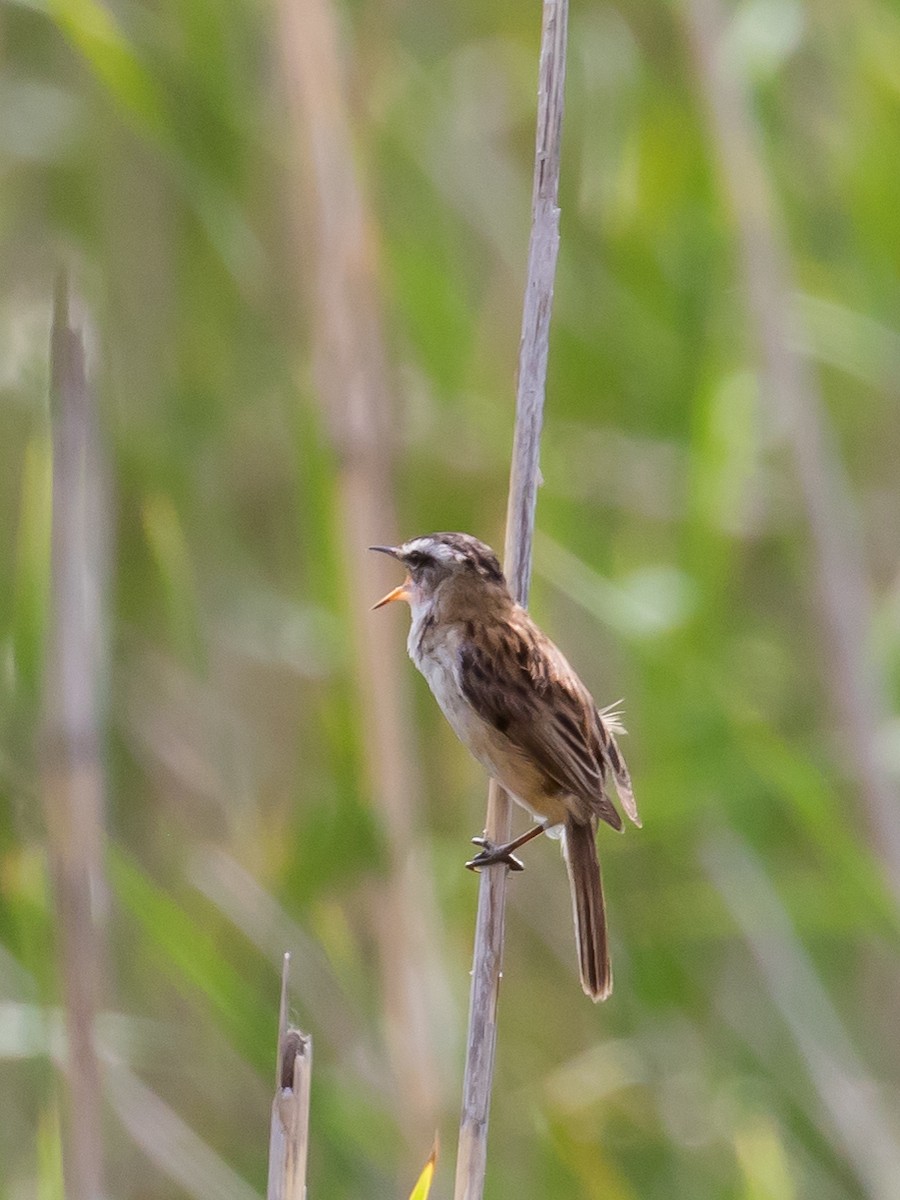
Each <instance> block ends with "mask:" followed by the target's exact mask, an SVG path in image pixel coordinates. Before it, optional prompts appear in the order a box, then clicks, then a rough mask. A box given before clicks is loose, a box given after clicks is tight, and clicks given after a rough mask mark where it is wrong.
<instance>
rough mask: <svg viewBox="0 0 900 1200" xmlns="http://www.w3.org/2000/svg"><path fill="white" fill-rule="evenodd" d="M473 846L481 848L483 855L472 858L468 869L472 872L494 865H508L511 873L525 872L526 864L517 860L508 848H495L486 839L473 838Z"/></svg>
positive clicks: (467, 864)
mask: <svg viewBox="0 0 900 1200" xmlns="http://www.w3.org/2000/svg"><path fill="white" fill-rule="evenodd" d="M472 845H473V846H481V853H480V854H476V855H475V857H474V858H470V859H469V861H468V862H467V863H466V867H467V868H468V869H469V870H470V871H480V870H481V868H482V867H490V866H491V865H492V864H493V863H501V862H502V863H506V865H507V866H508V867H509V869H510V870H511V871H524V870H525V864H524V863H523V862H522V860H521V858H516V856H515V855H514V854H513V853H512V851H510V850H508V849H507V848H506V846H495V845H494V843H493V842H490V841H488V839H487V838H485V837H473V838H472Z"/></svg>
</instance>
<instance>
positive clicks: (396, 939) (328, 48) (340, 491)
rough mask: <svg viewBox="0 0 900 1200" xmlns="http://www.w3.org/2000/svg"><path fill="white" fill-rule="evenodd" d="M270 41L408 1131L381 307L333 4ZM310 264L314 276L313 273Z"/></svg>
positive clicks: (417, 1016) (430, 1002)
mask: <svg viewBox="0 0 900 1200" xmlns="http://www.w3.org/2000/svg"><path fill="white" fill-rule="evenodd" d="M276 10H277V16H278V23H279V49H280V51H281V68H282V78H283V85H284V92H285V97H286V100H287V104H288V112H289V115H290V118H291V120H292V126H293V133H294V135H295V138H296V147H297V151H298V154H297V158H298V167H301V165H302V169H299V170H298V171H297V176H296V181H295V183H296V187H295V188H294V190H293V192H292V197H293V198H294V199H295V201H296V202H295V204H294V206H293V209H292V218H293V225H294V230H295V245H296V253H297V266H298V278H299V279H301V280H302V282H303V287H304V289H305V297H304V298H305V300H306V303H307V308H308V311H309V313H310V316H311V320H312V342H313V358H314V382H315V390H316V395H317V399H318V401H319V404H320V406H321V410H322V413H323V418H324V421H325V423H326V424H327V428H328V430H329V433H330V436H331V440H332V444H333V447H334V450H335V457H336V459H337V462H338V477H337V500H338V511H339V521H340V534H341V549H342V552H343V556H344V562H343V564H342V566H343V572H342V576H343V579H344V580H345V581H346V583H347V589H348V599H349V605H348V607H349V616H350V620H351V622H352V631H353V639H354V647H353V649H354V655H353V658H354V662H355V663H356V664H358V673H357V678H358V685H359V697H358V700H359V711H360V713H361V714H362V717H363V720H362V735H363V740H364V748H365V761H366V766H367V769H368V784H369V788H370V792H371V797H372V801H373V805H374V807H375V809H376V811H377V812H378V813H379V815H380V818H381V821H382V824H383V828H384V831H385V841H386V844H387V847H388V854H389V872H388V877H387V880H386V882H385V885H384V887H383V889H382V890H381V891H380V894H379V897H378V899H379V903H378V904H377V905H376V906H375V907H376V911H375V917H376V931H377V935H378V944H379V952H380V959H381V980H382V987H383V992H384V1013H385V1024H386V1029H387V1041H388V1047H389V1052H390V1055H391V1062H392V1067H393V1072H394V1078H395V1081H396V1085H397V1089H396V1096H397V1105H398V1108H401V1111H400V1112H399V1113H398V1117H399V1119H400V1121H401V1123H402V1125H403V1127H404V1128H405V1129H406V1130H407V1131H408V1134H409V1137H410V1138H411V1140H414V1141H416V1140H419V1139H421V1137H423V1136H424V1135H426V1134H430V1132H431V1131H432V1130H433V1128H434V1124H435V1121H436V1120H437V1115H438V1109H439V1104H438V1095H439V1090H440V1075H441V1071H440V1062H439V1059H438V1056H437V1048H438V1047H440V1046H441V1045H442V1042H443V1040H444V1039H442V1038H441V1036H440V1033H441V1030H442V1029H444V1028H446V1024H447V1020H448V1019H449V1017H448V1015H447V1014H446V1013H445V1012H442V1009H444V1007H445V1005H446V1003H447V1000H448V997H449V988H448V986H447V985H446V982H445V980H444V972H443V966H442V962H441V957H440V940H441V939H440V931H439V923H438V921H437V918H436V913H437V904H436V900H435V896H434V884H433V882H432V878H431V873H430V871H429V870H428V851H427V847H426V845H425V842H424V839H423V838H422V836H421V820H420V817H419V815H418V814H419V811H420V806H419V805H417V803H416V800H417V797H418V796H420V795H421V794H422V790H423V788H422V781H421V777H420V773H419V769H418V754H417V753H416V749H415V746H414V744H413V738H412V734H411V730H412V728H413V722H412V720H411V712H410V710H411V702H410V692H409V682H408V679H407V675H406V670H405V667H404V654H403V649H402V641H401V631H400V628H399V625H398V623H396V622H392V621H386V620H383V619H380V618H379V617H378V616H373V615H372V614H371V613H370V611H369V610H370V608H371V605H372V602H373V601H374V600H375V599H377V598H378V596H379V595H381V593H382V592H383V591H384V583H385V579H386V578H387V576H386V575H385V573H384V568H383V566H382V564H381V563H380V562H379V561H378V560H377V559H376V558H375V556H373V555H369V554H367V553H366V548H367V547H368V546H370V545H372V544H373V543H383V542H385V541H388V540H390V541H397V540H400V539H399V538H398V537H397V520H396V513H395V508H394V502H393V480H392V471H393V450H394V445H395V437H394V434H393V431H392V419H391V414H392V392H393V389H392V386H391V380H390V372H389V369H388V360H387V353H386V350H385V345H384V337H383V331H382V321H381V312H380V306H379V277H378V236H377V228H376V224H375V220H374V218H373V216H372V214H371V212H370V209H369V206H368V204H367V202H366V196H365V192H364V188H363V184H362V180H361V179H360V176H359V172H358V169H357V165H356V157H355V153H354V147H353V144H352V137H351V122H350V116H349V113H348V108H347V100H346V95H345V91H346V89H345V86H344V81H343V78H342V72H341V56H340V53H339V38H338V31H337V18H336V14H335V12H334V8H333V5H332V3H331V0H278V3H277V5H276ZM311 268H312V269H311Z"/></svg>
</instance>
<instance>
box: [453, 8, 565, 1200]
mask: <svg viewBox="0 0 900 1200" xmlns="http://www.w3.org/2000/svg"><path fill="white" fill-rule="evenodd" d="M567 25H568V2H567V0H544V11H543V25H542V31H541V57H540V66H539V71H538V116H537V137H536V144H535V162H534V185H533V193H532V210H531V239H530V243H529V248H528V275H527V279H526V284H525V304H524V311H523V314H522V341H521V345H520V348H519V377H518V378H519V382H518V390H517V394H516V426H515V437H514V442H513V454H512V468H511V471H510V483H509V504H508V508H507V516H506V545H505V550H504V558H505V568H506V575H507V578H508V579H509V583H510V587H511V588H512V591H513V593H514V595H515V597H516V599H517V600H518V601H519V602H520V603H521V604H527V602H528V591H529V584H530V581H531V549H532V542H533V538H534V513H535V505H536V503H537V487H538V481H539V478H540V467H539V458H540V438H541V427H542V425H543V418H544V391H545V386H546V380H547V355H548V349H549V340H550V313H551V310H552V306H553V284H554V279H555V277H556V260H557V255H558V251H559V208H558V206H557V196H558V193H559V163H560V133H561V128H562V113H563V93H564V85H565V74H566V28H567ZM510 807H511V806H510V800H509V797H508V796H507V795H506V793H505V792H504V791H503V789H502V788H501V787H499V786H498V785H497V784H496V783H492V784H491V786H490V789H489V792H488V810H487V821H486V825H485V832H486V835H487V837H488V838H489V839H490V840H491V841H494V842H505V841H507V840H508V839H509V835H510V826H511V814H510ZM507 870H508V868H507V867H506V866H505V865H504V864H497V865H495V866H492V867H489V868H487V870H485V871H483V872H482V873H481V879H480V882H479V890H478V916H477V920H476V927H475V951H474V959H473V965H472V991H471V997H470V1001H469V1035H468V1042H467V1051H466V1069H465V1079H464V1082H463V1103H462V1116H461V1120H460V1131H459V1150H458V1154H457V1161H456V1187H455V1191H454V1196H455V1200H479V1198H480V1197H481V1195H482V1193H483V1191H484V1175H485V1168H486V1165H487V1129H488V1116H489V1110H490V1100H491V1088H492V1083H493V1075H494V1050H495V1047H496V1040H497V1002H498V997H499V989H500V976H501V968H502V962H503V937H504V924H505V906H506V877H507Z"/></svg>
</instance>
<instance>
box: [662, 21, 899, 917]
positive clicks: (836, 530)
mask: <svg viewBox="0 0 900 1200" xmlns="http://www.w3.org/2000/svg"><path fill="white" fill-rule="evenodd" d="M685 15H686V19H687V28H688V33H689V35H690V39H691V42H692V45H693V49H694V57H695V61H696V63H697V67H698V76H699V84H700V88H701V90H702V93H703V97H704V100H705V102H706V107H707V111H708V114H709V124H710V129H711V132H712V142H713V149H714V152H715V154H716V156H717V158H718V165H719V170H720V175H721V178H722V183H723V186H724V190H725V194H726V197H727V200H728V203H729V205H730V207H731V211H732V215H733V219H734V222H735V226H736V230H737V238H738V245H739V251H740V262H741V282H742V285H743V288H744V292H745V302H746V307H747V312H748V314H749V317H750V321H751V325H752V328H753V333H754V335H755V338H756V343H757V347H758V354H759V359H760V369H761V373H762V375H763V379H764V386H763V389H762V390H763V392H764V393H765V394H766V396H767V400H768V403H769V405H770V408H771V412H772V418H773V425H774V426H775V428H776V429H778V430H780V432H781V433H782V435H783V437H784V439H785V441H786V443H787V446H788V449H789V450H790V453H791V455H792V458H793V464H794V472H795V474H796V477H797V481H798V484H799V490H800V496H801V500H802V503H803V507H804V509H805V515H806V521H807V525H808V527H809V534H810V541H811V545H812V567H813V574H814V579H815V586H816V592H817V599H818V607H819V617H820V624H821V630H822V643H823V645H822V650H823V662H824V663H825V683H826V687H827V689H828V693H829V698H830V701H831V708H832V712H833V714H834V716H835V719H836V724H837V726H838V732H839V735H840V737H839V744H840V745H841V748H842V752H843V757H844V759H845V760H846V761H847V762H848V763H849V764H850V766H851V770H852V774H853V776H855V781H856V784H857V786H858V789H859V792H860V795H861V798H862V802H863V807H864V810H865V814H866V817H867V821H868V824H869V829H870V832H871V836H872V840H873V842H874V844H875V846H876V848H877V851H878V853H879V854H880V855H881V857H882V860H883V862H884V865H885V868H886V873H887V876H888V879H889V881H890V883H891V885H892V887H893V890H894V893H895V895H897V896H900V821H898V820H897V801H898V795H897V789H896V787H895V786H894V784H893V783H892V781H891V779H890V777H889V775H888V773H887V771H886V769H885V767H884V764H883V761H882V758H881V755H880V753H879V745H878V737H879V730H880V728H881V727H883V725H884V723H885V720H886V713H887V707H888V706H887V702H886V698H885V687H884V681H883V679H882V678H881V677H880V676H879V673H878V671H877V670H876V669H875V666H874V664H873V663H872V661H871V657H870V654H869V652H868V647H867V644H866V641H867V637H868V631H869V629H870V628H871V597H870V594H869V585H868V581H867V578H866V568H865V563H864V559H863V555H862V551H861V539H860V537H859V534H858V520H857V514H856V511H855V507H854V503H853V498H852V492H851V488H850V484H849V482H848V480H847V477H846V474H845V471H844V468H843V464H842V462H841V460H840V457H839V455H838V452H837V449H836V447H835V445H834V437H833V434H832V431H831V428H830V426H829V423H828V418H827V415H826V412H825V406H824V404H823V402H822V397H821V395H820V393H819V388H818V384H817V381H816V379H815V376H814V373H813V371H812V369H811V367H810V364H809V362H808V360H807V359H806V358H805V357H804V355H803V353H802V352H801V351H800V350H799V349H798V348H797V347H798V346H801V345H808V344H809V341H808V339H807V338H805V337H803V336H802V330H801V329H800V328H799V325H800V317H799V315H798V313H797V311H796V305H794V304H793V303H792V290H793V288H792V281H791V271H790V261H789V252H788V249H787V238H786V235H785V231H784V228H783V223H782V220H781V216H780V214H779V212H778V208H777V204H776V200H775V196H774V194H773V189H772V186H771V183H770V180H769V177H768V174H767V171H766V167H765V156H764V152H763V147H762V143H761V139H760V136H759V130H758V128H757V126H756V123H755V121H754V116H753V110H752V104H751V100H750V97H749V95H748V91H747V85H746V81H745V80H744V79H743V78H742V75H741V71H740V66H739V64H738V63H737V62H736V61H735V60H734V56H733V55H732V56H731V57H727V39H726V36H725V35H726V33H727V15H726V11H725V9H724V7H723V5H722V3H721V0H686V2H685Z"/></svg>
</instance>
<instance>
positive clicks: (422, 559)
mask: <svg viewBox="0 0 900 1200" xmlns="http://www.w3.org/2000/svg"><path fill="white" fill-rule="evenodd" d="M428 561H429V558H428V555H427V554H423V553H422V551H421V550H413V551H412V552H411V553H410V554H407V555H406V565H407V566H408V567H409V568H410V570H413V571H418V570H419V569H420V568H421V567H424V566H425V564H426V563H427V562H428Z"/></svg>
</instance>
